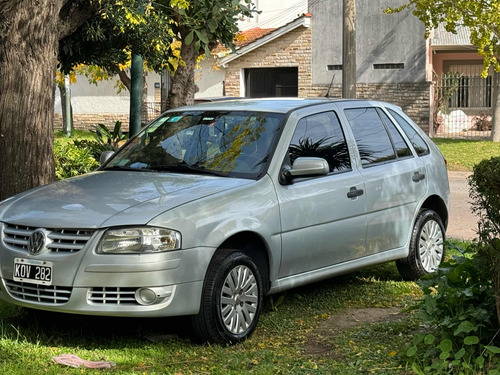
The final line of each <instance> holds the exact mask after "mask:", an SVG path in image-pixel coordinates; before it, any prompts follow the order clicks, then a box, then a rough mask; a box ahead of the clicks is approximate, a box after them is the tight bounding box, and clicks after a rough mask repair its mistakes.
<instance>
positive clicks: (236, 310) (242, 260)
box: [191, 249, 264, 344]
mask: <svg viewBox="0 0 500 375" xmlns="http://www.w3.org/2000/svg"><path fill="white" fill-rule="evenodd" d="M235 277H238V279H239V280H238V279H235ZM241 278H242V279H243V285H240V282H241ZM234 281H236V282H234ZM235 289H236V290H235ZM263 291H264V289H263V284H262V276H261V273H260V271H259V269H258V267H257V265H256V264H255V262H254V261H253V259H252V258H250V257H249V256H248V255H246V254H245V253H243V252H241V251H238V250H231V249H221V250H219V251H217V253H216V254H215V255H214V258H213V259H212V261H211V262H210V265H209V268H208V271H207V275H206V277H205V282H204V285H203V292H202V297H201V307H200V312H199V313H198V314H197V315H194V316H193V317H192V318H191V326H192V328H193V333H194V335H195V338H196V339H197V340H198V341H200V342H210V343H216V344H236V343H239V342H241V341H244V340H245V339H246V338H248V337H249V336H250V335H251V334H252V332H253V331H254V330H255V327H256V325H257V322H258V320H259V316H260V312H261V309H262V304H263Z"/></svg>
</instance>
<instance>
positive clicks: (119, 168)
mask: <svg viewBox="0 0 500 375" xmlns="http://www.w3.org/2000/svg"><path fill="white" fill-rule="evenodd" d="M100 170H101V171H129V172H130V171H131V172H148V171H150V170H149V169H147V168H132V167H125V166H123V165H113V166H111V167H104V168H101V169H100Z"/></svg>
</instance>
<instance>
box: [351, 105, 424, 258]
mask: <svg viewBox="0 0 500 375" xmlns="http://www.w3.org/2000/svg"><path fill="white" fill-rule="evenodd" d="M341 106H342V114H343V115H344V116H345V117H346V119H347V121H348V123H349V124H350V127H351V131H352V133H353V135H354V138H355V140H356V143H357V146H358V147H357V149H358V153H359V161H360V163H361V168H360V173H361V175H362V177H363V180H364V183H365V188H366V211H367V235H366V254H367V255H371V254H375V253H379V252H382V251H387V250H391V249H397V248H401V247H403V246H406V245H407V242H408V240H409V234H410V231H411V227H412V224H413V218H414V216H415V212H416V210H417V209H418V207H419V205H420V203H421V201H422V199H423V197H424V195H425V193H426V191H427V176H426V169H425V165H424V163H423V162H422V160H421V159H420V158H419V157H417V156H416V155H415V154H414V152H413V151H412V150H411V148H410V147H409V146H408V142H407V140H406V139H405V138H404V136H403V135H402V134H401V131H400V130H399V129H398V128H397V127H396V126H395V124H394V123H393V122H392V120H391V119H390V117H389V116H388V115H387V113H386V111H385V109H384V107H383V106H382V105H376V104H375V105H374V106H368V105H367V103H366V102H344V103H342V104H341Z"/></svg>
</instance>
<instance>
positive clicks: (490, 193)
mask: <svg viewBox="0 0 500 375" xmlns="http://www.w3.org/2000/svg"><path fill="white" fill-rule="evenodd" d="M469 185H470V197H471V198H472V210H473V211H474V212H475V213H476V214H477V215H478V216H479V223H478V224H479V229H478V235H479V241H480V245H481V246H480V250H481V252H480V256H482V257H483V258H484V260H485V263H486V264H489V271H490V272H491V273H492V280H493V284H494V286H495V296H496V309H497V319H498V323H499V324H500V157H493V158H491V159H488V160H483V161H481V162H480V163H478V164H476V165H475V166H474V168H473V174H472V175H471V176H470V177H469Z"/></svg>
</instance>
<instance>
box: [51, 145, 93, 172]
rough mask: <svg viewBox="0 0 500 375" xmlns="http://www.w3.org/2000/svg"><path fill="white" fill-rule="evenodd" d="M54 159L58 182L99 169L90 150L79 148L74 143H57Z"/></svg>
mask: <svg viewBox="0 0 500 375" xmlns="http://www.w3.org/2000/svg"><path fill="white" fill-rule="evenodd" d="M54 158H55V164H56V178H57V179H58V180H62V179H65V178H68V177H74V176H78V175H81V174H83V173H88V172H91V171H93V170H95V169H96V168H97V167H99V163H98V162H97V161H96V159H95V158H94V157H93V156H92V153H91V151H90V150H89V149H86V148H81V147H78V146H76V145H75V144H73V143H68V144H66V145H63V144H61V143H59V142H55V143H54Z"/></svg>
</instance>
